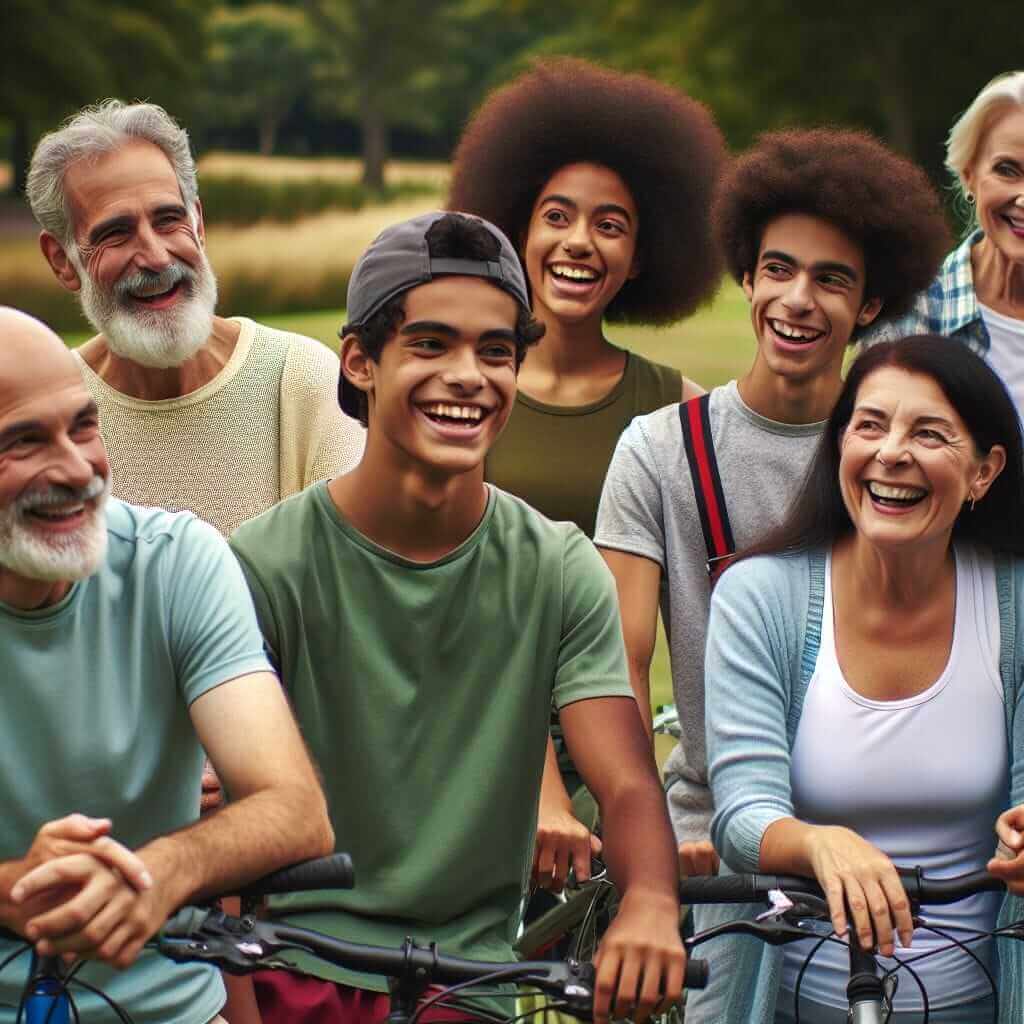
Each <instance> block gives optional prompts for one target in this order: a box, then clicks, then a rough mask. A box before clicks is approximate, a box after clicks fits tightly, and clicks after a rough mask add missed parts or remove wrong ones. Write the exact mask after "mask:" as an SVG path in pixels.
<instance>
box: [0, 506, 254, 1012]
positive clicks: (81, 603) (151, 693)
mask: <svg viewBox="0 0 1024 1024" xmlns="http://www.w3.org/2000/svg"><path fill="white" fill-rule="evenodd" d="M106 515H107V529H108V538H109V548H108V552H107V557H106V559H105V561H104V564H103V565H102V567H101V568H100V569H99V570H98V571H97V572H96V574H95V575H93V576H90V577H89V578H88V579H86V580H83V581H81V582H79V583H76V584H75V585H74V586H73V587H72V589H71V591H70V592H69V593H68V595H67V596H66V597H65V598H64V600H62V601H61V602H60V603H59V604H57V605H54V606H52V607H49V608H45V609H41V610H38V611H32V612H23V611H19V610H17V609H14V608H11V607H10V606H8V605H5V604H2V603H0V651H2V659H0V686H2V692H3V694H4V695H5V698H6V699H5V703H4V713H3V715H2V716H0V808H2V812H0V860H13V859H17V858H19V857H22V856H24V854H25V853H26V851H27V850H28V848H29V846H30V845H31V843H32V840H33V838H34V837H35V835H36V833H37V831H38V830H39V827H40V825H42V824H43V823H44V822H47V821H52V820H54V819H56V818H62V817H64V816H65V815H67V814H71V813H72V812H75V811H80V812H82V813H84V814H88V815H92V816H95V817H107V818H110V819H112V821H113V832H112V834H113V836H114V838H115V839H117V840H119V841H120V842H121V843H123V844H124V845H126V846H128V847H130V848H132V849H136V848H138V847H139V846H141V845H143V844H144V843H146V842H148V841H149V840H150V839H152V838H154V837H155V836H158V835H162V834H164V833H166V832H170V831H172V830H174V829H179V828H181V827H182V826H184V825H187V824H189V823H190V822H192V821H194V820H195V819H196V818H197V816H198V810H199V781H200V776H201V772H202V764H203V753H202V749H201V748H200V745H199V741H198V739H197V738H196V735H195V732H194V730H193V728H192V724H191V720H190V718H189V713H188V708H189V705H190V704H191V703H192V701H194V700H196V698H198V697H200V696H202V694H204V693H206V692H207V691H209V690H211V689H213V688H214V687H215V686H218V685H219V684H220V683H224V682H227V681H228V680H230V679H234V678H236V677H238V676H241V675H245V674H247V673H250V672H262V671H268V670H269V669H270V666H269V663H268V662H267V660H266V657H265V655H264V654H263V640H262V637H261V635H260V632H259V628H258V626H257V624H256V617H255V612H254V610H253V606H252V600H251V598H250V596H249V590H248V587H247V586H246V584H245V580H244V578H243V576H242V573H241V570H240V569H239V567H238V564H237V563H236V562H235V559H234V558H233V557H232V555H231V553H230V551H229V549H228V547H227V544H226V543H225V542H224V540H222V538H221V537H220V535H219V534H218V533H217V532H216V530H214V529H213V527H211V526H209V525H207V524H206V523H204V522H202V521H201V520H199V519H196V518H195V516H193V515H191V514H190V513H187V512H181V513H176V514H171V513H168V512H164V511H162V510H159V509H144V508H137V507H135V506H132V505H126V504H124V503H123V502H120V501H117V500H115V499H110V500H109V501H108V503H107V513H106ZM16 948H17V947H16V946H15V945H14V944H13V943H10V942H7V941H3V940H0V959H2V958H4V957H6V956H7V955H8V954H10V953H11V952H13V951H14V950H15V949H16ZM28 967H29V954H28V953H27V952H26V953H24V954H23V955H21V956H19V957H17V958H16V959H15V960H14V961H13V962H12V963H11V964H10V965H9V966H7V967H5V968H4V969H3V971H0V1024H13V1021H14V1020H15V1013H16V1007H17V1005H18V1002H19V999H20V997H21V990H22V987H23V986H24V983H25V978H26V974H27V971H28ZM80 976H81V977H82V978H83V979H85V980H86V981H88V982H89V983H90V984H91V985H95V986H97V987H99V988H101V989H102V990H103V991H104V992H105V993H106V994H107V995H108V996H109V997H110V998H112V999H113V1000H115V1002H117V1003H118V1004H119V1005H120V1006H122V1007H123V1008H124V1009H125V1010H127V1011H128V1013H129V1014H130V1015H131V1017H132V1018H133V1019H134V1020H135V1021H136V1022H137V1024H156V1022H158V1021H159V1022H161V1024H205V1022H206V1021H208V1020H209V1019H210V1018H211V1017H213V1016H215V1015H216V1013H217V1011H218V1009H219V1008H220V1006H221V1005H222V1004H223V1002H224V990H223V985H222V983H221V981H220V977H219V975H218V974H217V972H216V971H214V970H212V969H211V968H208V967H205V966H202V965H197V964H194V965H176V964H174V963H172V962H171V961H170V960H166V959H164V958H163V957H161V956H159V955H158V954H157V953H155V952H152V951H145V952H144V953H143V955H142V956H141V957H140V958H139V960H138V961H137V962H136V963H135V964H134V965H133V966H132V967H131V968H129V969H128V970H127V971H122V972H117V971H114V970H112V969H109V968H107V967H105V966H102V965H97V964H89V965H88V966H86V967H85V968H84V969H83V970H82V972H81V975H80ZM71 991H72V993H73V994H74V998H75V1001H76V1004H77V1006H78V1008H79V1012H80V1019H81V1021H82V1022H83V1024H91V1022H97V1024H99V1022H100V1021H106V1020H110V1019H111V1011H110V1009H109V1008H107V1007H106V1006H105V1005H104V1004H103V1003H102V1002H101V1001H100V1000H99V998H98V997H96V996H94V995H92V994H90V993H88V992H86V991H84V990H82V989H77V988H74V987H73V988H72V990H71Z"/></svg>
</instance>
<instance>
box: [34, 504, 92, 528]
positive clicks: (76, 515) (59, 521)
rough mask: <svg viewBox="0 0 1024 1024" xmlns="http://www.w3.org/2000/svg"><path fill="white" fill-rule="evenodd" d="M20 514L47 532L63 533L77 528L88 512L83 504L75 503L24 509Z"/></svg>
mask: <svg viewBox="0 0 1024 1024" xmlns="http://www.w3.org/2000/svg"><path fill="white" fill-rule="evenodd" d="M22 514H23V515H24V517H25V518H26V519H28V520H30V521H32V522H34V523H38V524H40V525H42V526H43V527H44V528H45V529H47V530H56V531H64V530H72V529H75V528H76V527H78V526H79V525H80V524H81V523H82V521H83V520H84V519H85V517H86V515H87V514H88V512H87V508H86V503H85V502H77V503H75V504H71V505H37V506H36V507H34V508H27V509H25V510H24V512H23V513H22Z"/></svg>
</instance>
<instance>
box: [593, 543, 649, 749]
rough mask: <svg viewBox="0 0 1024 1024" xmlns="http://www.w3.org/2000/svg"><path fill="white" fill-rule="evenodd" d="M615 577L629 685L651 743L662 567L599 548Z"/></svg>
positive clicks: (620, 552)
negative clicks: (652, 700)
mask: <svg viewBox="0 0 1024 1024" xmlns="http://www.w3.org/2000/svg"><path fill="white" fill-rule="evenodd" d="M598 550H599V551H600V552H601V554H602V556H603V557H604V560H605V562H606V563H607V565H608V568H609V569H611V571H612V575H613V576H614V577H615V589H616V591H617V592H618V595H619V614H620V615H621V616H622V634H623V639H624V640H625V641H626V661H627V663H628V665H629V682H630V685H631V686H632V687H633V694H634V696H635V697H636V703H637V707H638V708H639V709H640V717H641V718H642V719H643V723H644V728H645V729H646V730H647V736H648V738H649V739H650V741H651V742H652V743H653V742H654V738H653V724H652V719H651V658H652V657H653V656H654V644H655V640H656V638H657V632H658V596H659V590H660V587H661V566H660V565H659V564H658V563H657V562H655V561H652V560H651V559H650V558H644V557H643V555H630V554H627V553H626V552H625V551H615V550H614V549H612V548H598Z"/></svg>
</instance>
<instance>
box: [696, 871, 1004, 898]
mask: <svg viewBox="0 0 1024 1024" xmlns="http://www.w3.org/2000/svg"><path fill="white" fill-rule="evenodd" d="M897 872H898V874H899V876H900V881H902V883H903V888H904V890H905V891H906V893H907V896H908V897H910V899H911V900H914V901H915V902H917V903H930V904H933V905H934V904H947V903H956V902H957V900H962V899H965V898H966V897H968V896H973V895H975V894H976V893H980V892H1002V890H1003V889H1004V888H1005V883H1003V882H1001V881H1000V880H999V879H998V878H995V877H993V876H992V875H990V874H989V873H988V872H987V871H972V872H969V873H968V874H965V875H954V876H953V877H951V878H927V877H925V876H924V875H923V874H922V873H921V869H920V868H897ZM772 890H781V891H782V892H784V893H786V895H788V896H793V895H806V896H813V897H815V898H817V899H824V898H825V893H824V891H823V890H822V888H821V886H820V885H818V883H817V881H816V880H815V879H813V878H801V877H799V876H796V875H763V874H751V875H721V876H703V875H701V876H696V877H694V878H684V879H683V880H682V881H681V882H680V883H679V900H680V902H681V903H688V904H701V903H760V902H763V901H764V900H767V899H768V898H769V893H770V892H771V891H772Z"/></svg>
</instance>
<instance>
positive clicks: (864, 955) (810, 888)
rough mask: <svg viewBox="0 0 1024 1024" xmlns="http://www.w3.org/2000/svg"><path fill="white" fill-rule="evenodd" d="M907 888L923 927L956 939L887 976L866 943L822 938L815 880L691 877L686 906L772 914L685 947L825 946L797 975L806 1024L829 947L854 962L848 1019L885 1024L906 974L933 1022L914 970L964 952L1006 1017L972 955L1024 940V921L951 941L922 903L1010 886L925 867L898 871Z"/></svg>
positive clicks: (720, 928)
mask: <svg viewBox="0 0 1024 1024" xmlns="http://www.w3.org/2000/svg"><path fill="white" fill-rule="evenodd" d="M898 872H899V875H900V878H901V880H902V882H903V888H904V890H905V891H906V893H907V897H908V899H909V900H910V904H911V913H912V915H913V917H914V924H915V927H921V928H925V929H930V930H932V931H934V932H936V933H937V934H939V935H940V936H941V937H943V938H946V939H948V941H949V944H948V945H947V946H943V947H939V948H937V949H934V950H930V951H929V952H926V953H923V954H918V955H917V956H913V955H910V956H907V957H904V958H902V960H901V961H899V962H898V963H897V966H896V967H895V968H892V969H890V970H888V971H883V970H882V969H881V968H880V966H879V964H878V963H877V961H876V959H875V956H874V954H872V953H869V952H865V951H863V950H862V949H861V947H860V945H859V943H857V942H855V941H854V942H850V943H846V942H844V941H843V940H841V939H839V938H838V937H837V936H836V935H835V933H834V932H831V933H830V934H824V935H823V934H822V932H821V930H820V929H817V928H816V927H814V922H819V921H829V920H830V916H829V911H828V904H827V903H826V902H825V897H824V893H823V892H822V889H821V887H820V886H819V885H818V883H817V882H816V881H815V880H814V879H811V878H800V877H795V876H784V875H767V874H749V875H721V876H715V877H704V876H701V877H694V878H685V879H683V880H682V881H681V882H680V884H679V896H680V900H681V901H682V902H684V903H689V904H691V905H692V904H749V903H760V902H767V903H768V910H766V911H765V912H764V913H762V914H759V915H758V916H757V918H756V919H754V920H745V919H743V920H734V921H729V922H726V923H724V924H720V925H716V926H715V927H713V928H708V929H706V930H705V931H702V932H699V933H697V934H696V935H694V936H693V937H692V938H690V939H687V940H686V942H685V945H686V950H687V954H689V953H690V951H691V950H692V949H695V948H696V947H697V946H700V945H702V944H703V943H705V942H708V941H710V940H711V939H714V938H718V937H719V936H722V935H752V936H754V937H755V938H758V939H760V940H761V941H762V942H766V943H769V944H770V945H773V946H781V945H785V944H786V943H790V942H798V941H801V940H805V939H808V938H810V939H815V940H817V945H816V946H815V947H814V948H813V949H812V950H811V952H810V953H809V954H808V956H807V959H806V960H805V962H804V965H803V967H802V968H801V970H800V973H799V974H798V976H797V981H796V990H795V994H794V1002H795V1007H794V1016H795V1019H796V1021H797V1024H799V1021H800V1005H799V1004H800V984H801V982H802V980H803V976H804V972H805V971H806V969H807V966H808V964H809V963H810V962H811V960H812V959H813V957H814V955H815V954H816V953H817V951H818V949H819V948H820V947H821V946H822V945H823V944H824V943H825V942H837V943H840V944H841V945H844V946H848V950H849V960H850V982H849V984H848V986H847V990H846V991H847V1000H848V1004H849V1007H848V1014H849V1016H848V1018H847V1019H848V1020H849V1021H851V1022H853V1024H885V1022H886V1021H887V1020H888V1019H889V1016H890V1015H891V1014H892V1012H893V1009H892V999H893V996H894V995H895V991H896V986H897V984H898V973H897V972H899V971H904V970H905V971H906V972H907V973H908V974H909V975H910V976H911V977H912V978H913V979H914V980H915V981H916V983H917V985H918V987H919V988H920V991H921V997H922V1003H923V1008H924V1024H927V1022H928V1019H929V1013H930V1008H929V1004H928V993H927V991H926V990H925V987H924V985H923V983H922V982H921V979H920V978H919V977H918V976H917V974H916V972H915V971H914V968H913V964H915V963H917V962H919V961H920V960H922V959H924V958H926V957H928V956H934V955H936V954H937V953H940V952H945V951H946V950H948V949H953V948H959V949H961V950H963V951H964V952H965V954H966V955H968V956H971V957H973V958H974V959H975V961H976V962H977V963H978V964H979V966H981V968H982V970H983V971H984V973H985V975H986V977H987V979H988V982H989V984H990V985H991V987H992V993H993V997H994V1002H995V1008H994V1012H993V1018H992V1019H993V1021H998V1019H999V993H998V990H997V988H996V984H995V979H994V978H993V977H992V974H991V972H990V971H989V970H988V969H987V968H986V967H985V965H984V964H983V963H982V962H981V960H980V959H979V958H978V957H977V956H976V955H975V954H974V953H973V952H972V951H971V949H970V945H971V944H974V943H978V942H981V941H983V940H985V939H987V938H990V937H992V938H997V939H1017V940H1024V920H1022V921H1017V922H1015V923H1013V924H1009V925H1006V926H1004V927H1002V928H996V929H994V930H992V931H989V932H980V931H979V932H973V931H972V932H971V933H970V934H969V935H968V936H967V937H965V938H964V939H962V940H961V939H958V938H957V937H956V936H954V935H951V934H950V933H949V930H947V929H935V928H930V926H929V925H928V921H927V918H923V917H921V906H922V904H932V905H945V904H949V903H955V902H957V901H958V900H962V899H966V898H967V897H968V896H973V895H976V894H978V893H982V892H1002V891H1004V885H1003V883H1002V882H1001V881H999V880H998V879H996V878H994V877H993V876H992V875H990V874H988V873H987V872H985V871H976V872H971V873H968V874H965V875H957V876H954V877H951V878H928V877H925V875H923V874H922V872H921V869H920V868H901V869H898Z"/></svg>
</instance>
